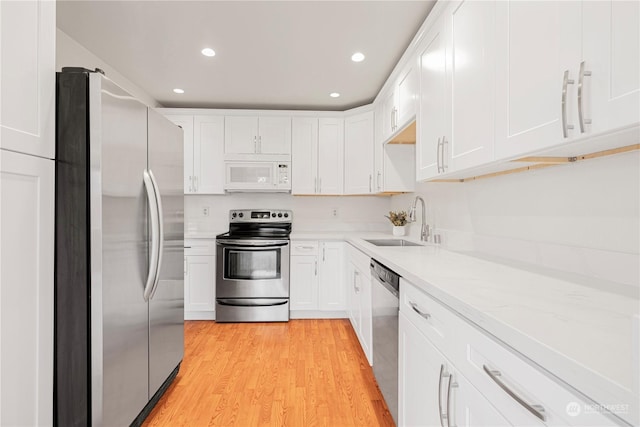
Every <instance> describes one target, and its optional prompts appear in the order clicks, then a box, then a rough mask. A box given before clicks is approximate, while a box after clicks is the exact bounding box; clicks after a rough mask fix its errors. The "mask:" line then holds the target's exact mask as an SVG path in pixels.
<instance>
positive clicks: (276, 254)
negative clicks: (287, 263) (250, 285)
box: [224, 248, 280, 280]
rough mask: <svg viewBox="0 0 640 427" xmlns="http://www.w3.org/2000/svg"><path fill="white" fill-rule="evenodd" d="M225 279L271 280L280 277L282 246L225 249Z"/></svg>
mask: <svg viewBox="0 0 640 427" xmlns="http://www.w3.org/2000/svg"><path fill="white" fill-rule="evenodd" d="M224 278H225V279H240V280H270V279H279V278H280V248H277V249H269V250H251V249H225V263H224Z"/></svg>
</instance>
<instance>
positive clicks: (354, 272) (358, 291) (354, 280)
mask: <svg viewBox="0 0 640 427" xmlns="http://www.w3.org/2000/svg"><path fill="white" fill-rule="evenodd" d="M359 275H360V273H358V270H354V271H353V289H354V290H355V291H356V294H358V293H360V288H359V287H358V276H359Z"/></svg>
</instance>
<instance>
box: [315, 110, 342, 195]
mask: <svg viewBox="0 0 640 427" xmlns="http://www.w3.org/2000/svg"><path fill="white" fill-rule="evenodd" d="M343 183H344V120H343V119H331V118H321V119H319V120H318V193H319V194H342V193H343Z"/></svg>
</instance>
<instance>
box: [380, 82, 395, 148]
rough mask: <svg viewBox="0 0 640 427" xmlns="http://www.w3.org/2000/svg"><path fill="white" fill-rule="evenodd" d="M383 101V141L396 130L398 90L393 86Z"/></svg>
mask: <svg viewBox="0 0 640 427" xmlns="http://www.w3.org/2000/svg"><path fill="white" fill-rule="evenodd" d="M382 99H383V101H382V138H383V141H386V140H387V139H389V137H390V136H391V135H392V134H393V132H395V130H396V91H395V87H392V88H391V90H390V91H389V93H387V94H386V95H384V96H383V98H382Z"/></svg>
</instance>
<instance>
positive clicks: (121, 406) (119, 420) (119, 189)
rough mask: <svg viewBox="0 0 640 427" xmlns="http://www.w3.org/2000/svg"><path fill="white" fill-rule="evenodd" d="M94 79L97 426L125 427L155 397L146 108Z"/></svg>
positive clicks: (93, 332)
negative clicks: (147, 286) (151, 390)
mask: <svg viewBox="0 0 640 427" xmlns="http://www.w3.org/2000/svg"><path fill="white" fill-rule="evenodd" d="M89 82H90V85H89V123H90V129H89V134H90V144H91V149H90V164H91V169H90V176H91V183H90V223H91V354H92V357H91V371H92V378H91V388H92V393H91V401H92V407H91V408H92V424H93V425H94V426H121V425H129V424H130V423H131V422H132V421H133V420H134V419H135V418H136V416H137V415H138V413H139V412H140V411H141V410H142V408H144V406H145V405H146V404H147V402H148V370H147V363H148V328H147V325H148V304H147V302H146V301H145V299H144V297H143V289H144V283H145V280H146V277H147V269H148V259H147V258H148V255H147V252H148V248H147V240H148V237H147V209H148V206H147V202H146V195H145V192H144V189H143V180H142V179H143V171H144V169H145V167H146V164H147V108H146V106H144V105H143V104H141V103H140V102H138V101H136V100H135V99H134V98H133V97H131V95H129V94H128V93H126V92H124V91H123V90H122V89H121V88H119V87H118V86H116V85H115V84H113V83H112V82H111V81H110V80H108V79H106V78H105V77H103V76H101V75H100V74H97V73H93V74H90V76H89Z"/></svg>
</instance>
